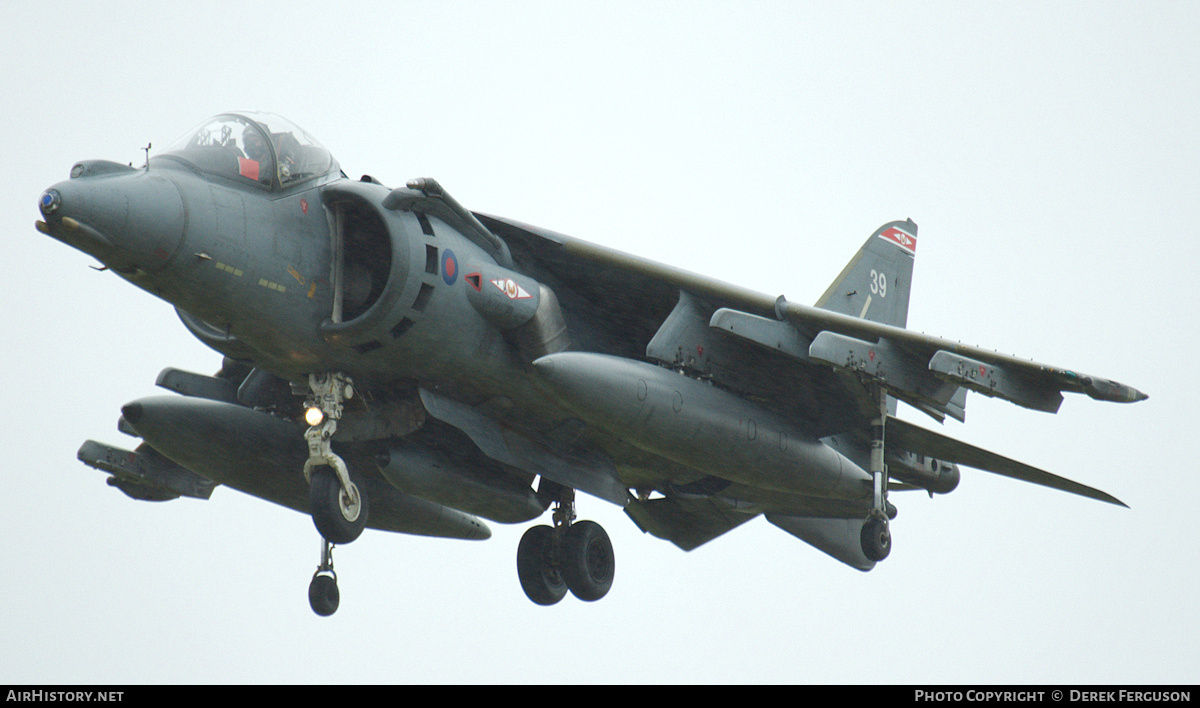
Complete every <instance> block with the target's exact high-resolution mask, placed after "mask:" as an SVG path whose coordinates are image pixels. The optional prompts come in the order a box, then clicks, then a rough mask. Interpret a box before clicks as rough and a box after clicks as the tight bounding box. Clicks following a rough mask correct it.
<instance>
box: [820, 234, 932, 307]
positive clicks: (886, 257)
mask: <svg viewBox="0 0 1200 708" xmlns="http://www.w3.org/2000/svg"><path fill="white" fill-rule="evenodd" d="M916 253H917V225H916V224H914V223H913V222H912V219H909V220H908V221H893V222H891V223H889V224H884V225H883V226H880V227H879V229H878V230H876V231H875V233H873V234H871V238H869V239H867V242H866V243H864V244H863V247H862V248H860V249H859V250H858V253H856V254H854V257H853V258H851V259H850V262H849V263H847V264H846V267H845V268H843V269H842V272H841V274H840V275H838V277H837V279H836V280H834V281H833V284H832V285H830V286H829V289H828V290H826V291H825V294H824V295H822V296H821V299H820V300H817V305H816V306H817V307H819V308H821V309H823V310H830V311H832V312H837V313H840V314H843V315H850V316H852V317H859V318H862V319H867V320H871V321H872V322H879V323H882V324H888V325H893V326H896V327H904V326H905V323H906V322H907V321H908V294H909V291H910V289H911V288H912V272H913V259H914V258H915V257H916Z"/></svg>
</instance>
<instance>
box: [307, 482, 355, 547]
mask: <svg viewBox="0 0 1200 708" xmlns="http://www.w3.org/2000/svg"><path fill="white" fill-rule="evenodd" d="M350 488H351V490H352V491H353V492H354V495H353V497H352V496H351V495H348V494H346V492H345V491H343V490H342V485H341V484H340V483H339V482H338V478H337V475H336V474H335V473H334V471H333V470H332V469H330V468H329V467H326V466H322V467H318V468H316V469H315V470H313V472H312V486H311V487H309V490H308V501H309V506H310V508H311V509H312V517H313V524H314V525H315V526H316V527H317V531H320V532H321V535H322V536H324V537H325V540H326V541H329V542H330V543H333V544H340V543H350V542H351V541H353V540H354V539H356V538H358V537H359V536H360V535H361V534H362V532H363V529H364V528H366V527H367V497H366V495H364V494H363V493H362V490H361V489H359V488H358V487H357V486H356V485H355V484H354V483H353V482H351V483H350Z"/></svg>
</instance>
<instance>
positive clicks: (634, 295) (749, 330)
mask: <svg viewBox="0 0 1200 708" xmlns="http://www.w3.org/2000/svg"><path fill="white" fill-rule="evenodd" d="M479 217H480V219H481V220H482V221H484V222H485V223H486V224H487V225H488V226H489V228H492V229H493V230H495V231H497V232H498V233H501V234H502V235H503V236H504V237H505V238H506V240H509V242H510V243H513V242H516V243H519V244H520V246H521V250H522V251H524V256H525V257H526V258H532V259H534V260H536V261H537V262H538V265H540V266H542V267H543V268H545V269H546V270H549V271H550V273H552V274H553V275H554V276H556V277H557V279H558V280H559V281H560V283H562V284H563V285H565V286H566V287H567V288H569V289H571V290H572V291H574V292H575V293H577V294H578V295H579V296H580V297H582V298H585V299H587V300H589V301H591V302H593V303H603V305H604V309H605V310H606V311H607V312H608V313H610V314H609V315H608V316H609V317H611V318H615V319H616V320H617V321H618V322H619V325H618V328H619V329H620V330H621V331H622V334H623V335H624V336H623V338H622V339H623V342H624V343H623V344H618V345H615V346H614V347H612V348H611V350H608V351H607V353H613V354H617V355H624V356H633V357H635V358H640V357H642V356H643V355H644V354H645V353H644V352H641V351H638V349H639V348H640V347H639V344H640V343H643V342H647V343H648V342H650V341H651V340H652V338H653V336H654V335H655V334H656V333H657V332H658V331H659V329H660V326H661V324H662V323H663V321H664V319H665V318H666V317H667V316H668V315H669V314H670V312H671V310H672V308H674V307H676V300H677V298H678V297H679V293H680V292H684V293H689V294H690V295H692V296H693V297H695V298H699V299H701V300H703V301H705V302H706V303H707V304H709V305H714V306H716V309H715V310H714V311H713V314H712V317H711V318H710V320H709V323H708V325H709V326H710V327H712V328H716V329H721V330H724V331H725V332H727V333H729V334H731V335H732V336H734V337H736V338H740V339H743V340H746V341H750V342H753V343H755V344H758V345H760V346H761V347H763V348H765V349H768V350H772V351H775V352H778V353H780V354H783V355H784V356H786V357H788V358H790V359H792V360H794V361H798V362H801V363H806V364H816V365H820V366H823V367H833V368H834V369H838V370H842V371H851V372H855V373H857V374H861V375H866V376H869V377H873V378H876V379H879V380H880V381H882V382H883V383H885V384H887V387H888V389H889V392H890V393H892V394H894V395H897V396H899V397H901V398H904V399H906V400H909V402H913V403H914V405H917V406H918V407H919V408H922V410H926V411H927V412H929V408H930V406H932V407H933V408H936V409H938V410H941V411H942V412H947V410H948V409H949V408H952V406H951V404H950V403H949V402H950V401H953V400H954V396H955V394H956V393H957V387H962V388H966V389H968V390H972V391H976V392H978V393H982V394H984V395H986V396H992V397H997V398H1002V399H1004V400H1007V401H1010V402H1012V403H1015V404H1017V405H1020V406H1024V407H1026V408H1031V409H1035V410H1042V411H1048V412H1056V411H1057V410H1058V407H1059V405H1060V404H1061V403H1062V393H1064V392H1071V393H1082V394H1086V395H1088V396H1090V397H1091V398H1094V399H1096V400H1100V401H1114V402H1120V403H1129V402H1134V401H1141V400H1145V399H1146V398H1147V395H1146V394H1144V393H1142V392H1141V391H1138V390H1137V389H1135V388H1133V387H1131V386H1127V385H1125V384H1122V383H1118V382H1116V381H1111V380H1109V379H1105V378H1101V377H1099V376H1092V375H1088V374H1083V373H1080V372H1077V371H1074V370H1071V369H1066V368H1062V367H1056V366H1050V365H1047V364H1040V363H1037V362H1034V361H1029V360H1025V359H1019V358H1017V357H1014V356H1009V355H1007V354H1001V353H1000V352H997V351H992V350H988V349H982V348H979V347H973V346H967V345H964V344H961V343H958V342H954V341H951V340H948V339H943V338H940V337H935V336H930V335H927V334H923V333H920V332H914V331H912V330H908V329H905V328H904V327H903V326H896V325H895V324H889V323H888V322H879V321H873V320H872V319H868V318H863V317H856V316H853V315H850V314H845V313H844V312H837V311H834V310H833V309H830V307H831V305H830V302H829V301H830V299H831V292H827V293H826V294H825V296H823V297H822V298H821V304H822V307H809V306H806V305H801V304H798V303H793V302H788V301H787V300H786V299H785V298H784V297H783V296H779V297H778V298H773V297H771V296H769V295H764V294H762V293H757V292H754V291H752V290H747V289H745V288H740V287H737V286H734V285H730V284H728V283H723V282H721V281H718V280H714V279H712V278H707V277H705V276H701V275H697V274H695V273H691V272H689V271H686V270H683V269H680V268H674V267H671V266H667V265H663V264H661V263H656V262H653V261H650V260H647V259H644V258H640V257H638V256H633V255H630V254H627V253H622V252H620V251H616V250H613V249H608V248H604V247H602V246H597V245H595V244H592V243H588V242H586V241H581V240H579V239H574V238H571V237H569V236H565V235H563V234H558V233H555V232H553V231H547V230H545V229H540V228H538V227H534V226H528V225H525V224H521V223H519V222H515V221H510V220H506V219H500V218H497V217H490V216H485V215H479ZM901 223H905V222H893V223H892V224H888V225H885V226H884V227H881V228H880V230H879V231H877V232H876V234H875V235H873V237H872V239H869V240H868V244H871V243H874V242H875V240H876V237H878V236H880V235H882V234H885V233H886V232H887V230H888V229H889V228H890V227H894V225H895V224H901ZM906 223H907V224H909V225H912V222H906ZM912 227H913V230H914V231H915V225H912ZM866 249H867V246H864V249H863V250H864V251H865V250H866ZM856 260H857V257H856ZM856 260H855V261H852V262H851V264H850V265H848V266H847V271H850V270H851V267H852V266H854V265H855V262H856ZM847 279H848V273H847V272H843V275H842V276H841V277H840V278H839V280H838V281H836V282H835V284H834V286H832V287H831V289H830V290H831V291H833V290H834V287H836V286H837V285H838V284H839V283H841V282H845V281H846V280H847ZM847 294H848V295H853V293H847ZM560 297H561V294H560ZM905 303H907V297H905ZM862 311H863V312H864V313H865V312H866V308H863V310H862ZM899 321H900V322H901V323H902V322H903V321H904V320H903V317H901V318H900V320H899ZM946 383H949V384H951V386H949V387H947V386H945V385H943V384H946ZM842 393H847V392H845V391H843V392H842Z"/></svg>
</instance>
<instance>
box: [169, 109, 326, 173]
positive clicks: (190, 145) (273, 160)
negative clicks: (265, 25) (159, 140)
mask: <svg viewBox="0 0 1200 708" xmlns="http://www.w3.org/2000/svg"><path fill="white" fill-rule="evenodd" d="M159 156H162V157H170V158H173V159H176V160H180V161H182V162H186V163H187V164H189V165H191V166H193V167H195V168H196V169H198V170H200V171H201V172H205V173H208V174H212V175H217V176H220V177H224V178H227V179H230V180H234V181H236V182H240V183H243V184H247V185H250V184H253V185H257V186H258V187H260V188H263V189H287V188H289V187H292V186H295V185H298V184H301V183H302V182H307V181H309V180H312V179H315V178H317V177H322V176H324V175H327V174H330V173H333V172H338V171H340V168H339V167H338V165H337V163H336V162H335V161H334V160H333V157H331V156H330V154H329V151H328V150H326V149H325V148H323V147H321V144H320V143H318V142H317V141H316V140H314V139H313V138H312V137H311V136H310V135H309V134H308V133H306V132H304V130H303V129H301V128H300V127H299V126H297V125H295V124H294V123H291V122H290V121H288V120H286V119H284V118H281V117H280V116H277V115H274V114H272V113H223V114H221V115H218V116H215V117H213V118H209V119H208V120H206V121H204V122H203V123H201V124H200V125H199V126H197V127H196V128H194V129H192V130H191V131H190V132H188V133H187V134H185V135H184V136H183V137H182V138H179V139H178V140H176V141H175V142H173V143H171V145H169V146H168V147H167V149H166V150H165V151H164V152H163V153H161V155H159ZM159 156H156V157H159Z"/></svg>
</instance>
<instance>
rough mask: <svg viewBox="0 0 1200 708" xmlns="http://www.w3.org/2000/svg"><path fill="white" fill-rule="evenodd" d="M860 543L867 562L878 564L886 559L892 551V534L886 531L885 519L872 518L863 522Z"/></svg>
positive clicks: (886, 523)
mask: <svg viewBox="0 0 1200 708" xmlns="http://www.w3.org/2000/svg"><path fill="white" fill-rule="evenodd" d="M861 541H862V550H863V555H865V556H866V557H867V560H872V561H875V562H879V561H881V560H883V559H884V558H887V557H888V553H891V551H892V533H891V531H889V530H888V522H887V519H886V518H884V519H880V518H875V517H872V518H868V519H867V520H866V521H864V522H863V527H862V534H861Z"/></svg>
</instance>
